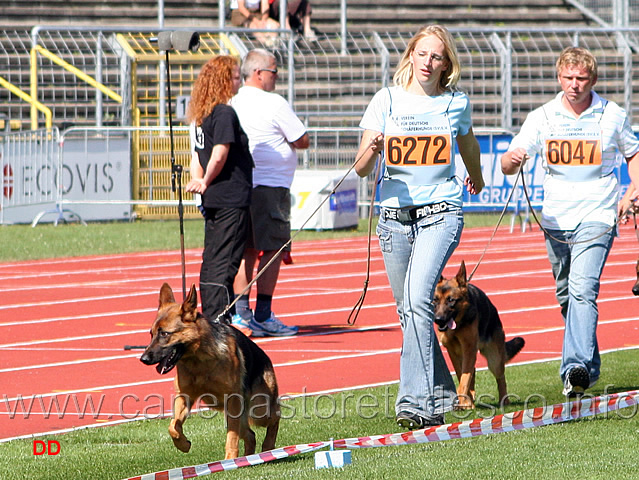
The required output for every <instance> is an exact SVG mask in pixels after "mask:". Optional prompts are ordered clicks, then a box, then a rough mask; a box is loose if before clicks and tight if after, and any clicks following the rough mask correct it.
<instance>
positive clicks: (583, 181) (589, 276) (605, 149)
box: [501, 47, 639, 396]
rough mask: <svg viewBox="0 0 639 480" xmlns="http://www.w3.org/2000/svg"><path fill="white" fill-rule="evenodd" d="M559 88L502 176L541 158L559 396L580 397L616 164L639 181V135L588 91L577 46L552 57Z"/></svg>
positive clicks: (584, 57) (589, 378) (594, 357)
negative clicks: (558, 316)
mask: <svg viewBox="0 0 639 480" xmlns="http://www.w3.org/2000/svg"><path fill="white" fill-rule="evenodd" d="M556 67H557V79H558V81H559V85H560V86H561V90H562V91H561V92H560V93H559V94H558V95H557V96H556V97H555V98H554V99H553V100H551V101H550V102H548V103H546V104H544V105H543V106H541V107H539V108H537V109H536V110H534V111H533V112H531V113H530V114H529V115H528V117H527V118H526V121H525V122H524V124H523V125H522V127H521V130H520V132H519V133H518V134H517V135H516V136H515V138H514V139H513V141H512V143H511V144H510V147H509V151H508V152H506V153H505V154H504V155H503V156H502V158H501V166H502V171H503V172H504V173H505V174H513V173H517V172H518V170H519V168H520V167H521V166H522V165H523V164H524V163H525V161H526V159H528V158H534V157H535V156H536V155H540V156H541V161H542V166H543V168H544V170H545V171H546V175H545V177H544V202H543V207H542V219H541V225H542V227H543V229H544V233H545V237H546V250H547V251H548V258H549V260H550V263H551V265H552V272H553V276H554V278H555V282H556V297H557V300H558V301H559V305H560V306H561V313H562V316H563V318H564V322H565V332H564V342H563V350H562V359H561V366H560V372H559V373H560V376H561V379H562V381H563V382H564V390H563V393H564V395H567V396H576V395H582V394H583V393H584V391H585V390H586V389H587V388H589V387H592V386H593V385H594V384H595V382H596V381H597V379H598V378H599V374H600V367H601V359H600V357H599V346H598V343H597V322H598V316H599V314H598V310H597V296H598V294H599V284H600V278H601V273H602V271H603V267H604V264H605V262H606V258H607V257H608V253H609V252H610V249H611V248H612V241H613V238H614V236H615V234H616V222H617V216H618V215H619V213H620V212H623V211H625V210H626V209H627V208H628V206H629V204H630V199H631V197H632V195H631V194H628V195H626V197H624V199H623V200H622V202H621V203H619V204H618V198H619V184H618V181H617V177H616V175H615V169H616V167H618V166H619V164H620V162H621V159H622V158H624V159H625V161H627V162H628V172H629V173H630V178H631V180H632V182H633V184H634V185H639V140H637V137H636V136H635V134H634V133H633V131H632V128H631V127H630V123H629V121H628V117H627V115H626V112H625V111H624V110H623V109H622V108H620V107H619V106H618V105H617V104H615V103H614V102H611V101H609V100H606V99H605V98H602V97H600V96H599V95H597V93H596V92H595V91H594V90H592V88H593V86H594V85H595V83H596V82H597V61H596V60H595V57H594V56H593V55H592V54H591V53H590V52H589V51H588V50H585V49H583V48H577V47H569V48H566V49H565V50H564V51H563V52H562V53H561V55H560V56H559V59H558V60H557V65H556Z"/></svg>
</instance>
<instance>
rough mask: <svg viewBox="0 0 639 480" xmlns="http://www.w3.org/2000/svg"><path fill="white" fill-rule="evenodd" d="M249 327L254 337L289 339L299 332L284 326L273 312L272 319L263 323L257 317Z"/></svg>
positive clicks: (294, 328) (295, 328)
mask: <svg viewBox="0 0 639 480" xmlns="http://www.w3.org/2000/svg"><path fill="white" fill-rule="evenodd" d="M248 326H249V328H250V329H251V330H253V336H254V337H288V336H291V335H296V334H297V332H298V330H299V329H298V328H297V327H289V326H288V325H284V324H283V323H282V322H281V321H280V319H279V318H277V317H276V316H275V314H273V312H271V317H270V318H268V319H267V320H265V321H263V322H261V323H260V322H258V321H257V320H255V317H254V318H251V321H250V322H249V325H248Z"/></svg>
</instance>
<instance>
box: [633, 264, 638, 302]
mask: <svg viewBox="0 0 639 480" xmlns="http://www.w3.org/2000/svg"><path fill="white" fill-rule="evenodd" d="M636 270H637V282H636V283H635V286H634V287H632V293H634V294H635V295H639V258H638V259H637V267H636Z"/></svg>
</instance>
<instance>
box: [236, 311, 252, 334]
mask: <svg viewBox="0 0 639 480" xmlns="http://www.w3.org/2000/svg"><path fill="white" fill-rule="evenodd" d="M231 326H232V327H235V328H237V329H238V330H239V331H240V332H242V333H243V334H244V335H246V336H247V337H250V336H251V335H253V330H251V327H249V323H248V322H247V321H246V320H244V319H243V318H242V317H241V316H240V315H238V314H237V313H236V314H235V315H233V318H232V319H231Z"/></svg>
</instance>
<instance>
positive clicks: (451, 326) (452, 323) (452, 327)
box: [446, 320, 457, 330]
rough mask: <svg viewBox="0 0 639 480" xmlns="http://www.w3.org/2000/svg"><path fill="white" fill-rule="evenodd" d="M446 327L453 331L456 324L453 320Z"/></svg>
mask: <svg viewBox="0 0 639 480" xmlns="http://www.w3.org/2000/svg"><path fill="white" fill-rule="evenodd" d="M446 326H447V327H448V328H450V329H451V330H455V328H456V327H457V324H456V323H455V320H451V321H450V322H448V324H447V325H446Z"/></svg>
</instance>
